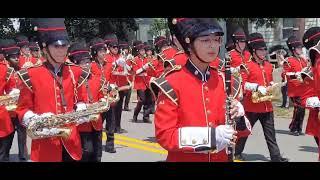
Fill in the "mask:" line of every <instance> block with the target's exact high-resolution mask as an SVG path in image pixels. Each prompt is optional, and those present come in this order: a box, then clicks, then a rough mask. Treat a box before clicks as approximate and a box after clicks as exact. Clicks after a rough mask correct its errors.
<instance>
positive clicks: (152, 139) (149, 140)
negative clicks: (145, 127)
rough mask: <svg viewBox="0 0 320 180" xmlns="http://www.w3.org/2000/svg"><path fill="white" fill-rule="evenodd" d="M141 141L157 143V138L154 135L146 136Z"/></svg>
mask: <svg viewBox="0 0 320 180" xmlns="http://www.w3.org/2000/svg"><path fill="white" fill-rule="evenodd" d="M143 141H148V142H153V143H157V139H156V138H155V137H147V138H146V139H143Z"/></svg>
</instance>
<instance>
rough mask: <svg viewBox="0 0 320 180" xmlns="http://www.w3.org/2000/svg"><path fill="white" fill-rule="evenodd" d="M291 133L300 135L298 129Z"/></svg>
mask: <svg viewBox="0 0 320 180" xmlns="http://www.w3.org/2000/svg"><path fill="white" fill-rule="evenodd" d="M292 134H293V135H294V136H299V135H300V133H299V131H294V132H293V133H292Z"/></svg>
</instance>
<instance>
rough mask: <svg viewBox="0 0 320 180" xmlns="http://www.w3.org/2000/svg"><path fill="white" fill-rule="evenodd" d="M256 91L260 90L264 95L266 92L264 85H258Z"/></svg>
mask: <svg viewBox="0 0 320 180" xmlns="http://www.w3.org/2000/svg"><path fill="white" fill-rule="evenodd" d="M258 92H260V93H261V94H262V95H266V94H267V88H266V87H264V86H259V87H258Z"/></svg>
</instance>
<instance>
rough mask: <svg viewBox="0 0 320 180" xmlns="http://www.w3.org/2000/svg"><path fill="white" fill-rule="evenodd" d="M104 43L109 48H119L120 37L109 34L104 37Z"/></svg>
mask: <svg viewBox="0 0 320 180" xmlns="http://www.w3.org/2000/svg"><path fill="white" fill-rule="evenodd" d="M103 39H104V42H105V43H106V44H107V46H108V47H109V46H118V44H119V43H118V37H117V35H116V34H114V33H112V34H107V35H105V36H104V38H103Z"/></svg>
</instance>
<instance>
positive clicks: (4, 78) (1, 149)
mask: <svg viewBox="0 0 320 180" xmlns="http://www.w3.org/2000/svg"><path fill="white" fill-rule="evenodd" d="M10 42H12V43H10ZM15 52H17V53H19V47H17V46H15V42H14V41H13V40H8V39H1V40H0V54H2V55H3V56H5V55H6V56H7V58H8V55H9V54H12V53H15ZM18 91H19V90H18ZM16 92H17V89H15V80H14V69H13V68H12V67H8V65H7V63H5V62H4V58H2V59H1V60H0V96H4V95H6V96H7V95H12V94H15V93H16ZM14 133H15V130H14V124H13V123H12V121H11V117H10V114H9V112H8V110H7V109H6V107H5V106H4V105H2V106H0V162H2V161H9V154H10V148H11V145H12V140H13V137H14Z"/></svg>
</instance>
